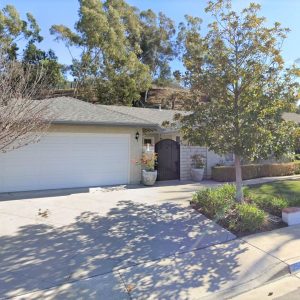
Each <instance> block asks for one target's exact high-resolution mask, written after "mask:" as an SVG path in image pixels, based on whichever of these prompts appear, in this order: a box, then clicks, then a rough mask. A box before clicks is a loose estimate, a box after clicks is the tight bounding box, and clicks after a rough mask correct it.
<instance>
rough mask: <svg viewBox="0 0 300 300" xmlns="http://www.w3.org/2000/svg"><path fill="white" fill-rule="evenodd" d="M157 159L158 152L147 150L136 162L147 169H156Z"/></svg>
mask: <svg viewBox="0 0 300 300" xmlns="http://www.w3.org/2000/svg"><path fill="white" fill-rule="evenodd" d="M156 160H157V153H155V152H145V153H143V155H142V158H141V159H140V160H139V161H136V164H139V165H141V166H142V168H143V169H144V170H146V171H154V167H155V162H156Z"/></svg>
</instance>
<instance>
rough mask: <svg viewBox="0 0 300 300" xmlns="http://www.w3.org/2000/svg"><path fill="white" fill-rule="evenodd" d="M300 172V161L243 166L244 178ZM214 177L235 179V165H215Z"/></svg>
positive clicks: (226, 179)
mask: <svg viewBox="0 0 300 300" xmlns="http://www.w3.org/2000/svg"><path fill="white" fill-rule="evenodd" d="M294 174H300V163H299V162H290V163H274V164H251V165H243V166H242V176H243V180H246V179H252V178H259V177H273V176H288V175H294ZM212 179H213V180H215V181H221V182H223V181H235V168H234V166H215V167H213V168H212Z"/></svg>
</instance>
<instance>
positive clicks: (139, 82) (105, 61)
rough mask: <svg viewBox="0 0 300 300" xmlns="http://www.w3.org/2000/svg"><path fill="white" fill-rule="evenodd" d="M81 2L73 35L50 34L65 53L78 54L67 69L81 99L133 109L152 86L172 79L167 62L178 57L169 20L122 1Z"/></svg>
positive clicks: (56, 30) (61, 30)
mask: <svg viewBox="0 0 300 300" xmlns="http://www.w3.org/2000/svg"><path fill="white" fill-rule="evenodd" d="M79 3H80V9H79V20H78V22H77V23H76V24H75V30H74V31H73V30H71V29H70V28H68V27H66V26H64V25H54V26H52V28H51V33H52V34H54V35H55V36H56V39H57V40H60V41H64V42H65V43H66V46H67V47H69V49H71V48H72V47H73V46H75V47H78V48H80V49H81V55H80V58H79V59H76V58H74V59H73V64H72V66H71V69H72V75H73V76H74V77H75V80H76V81H77V82H78V87H79V93H80V94H81V95H83V96H84V97H85V98H86V99H87V100H88V99H95V100H97V101H99V102H101V103H107V104H115V103H118V104H126V105H131V104H132V103H133V102H135V101H137V100H139V99H140V94H141V92H144V91H147V90H148V89H149V88H150V86H151V83H152V81H159V82H160V83H164V82H169V81H170V80H171V77H172V76H171V70H170V61H171V60H172V59H173V58H174V57H175V56H176V50H175V49H176V48H175V44H174V36H175V32H176V30H175V25H174V22H173V21H172V20H171V19H169V18H167V17H166V16H165V15H164V14H162V13H159V14H158V15H156V14H155V13H154V12H153V11H151V10H147V11H139V10H138V9H137V8H135V7H133V6H130V5H129V4H127V3H126V2H125V1H124V0H106V1H100V0H79ZM71 52H72V51H71Z"/></svg>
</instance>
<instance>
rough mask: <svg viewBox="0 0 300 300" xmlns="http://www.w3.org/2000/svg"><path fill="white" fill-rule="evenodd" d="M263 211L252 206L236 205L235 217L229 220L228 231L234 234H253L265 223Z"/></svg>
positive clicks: (245, 204) (246, 204)
mask: <svg viewBox="0 0 300 300" xmlns="http://www.w3.org/2000/svg"><path fill="white" fill-rule="evenodd" d="M265 218H266V215H265V213H264V211H262V210H261V209H259V208H258V207H256V206H255V205H253V204H248V203H243V204H238V205H236V209H235V217H233V218H231V219H230V220H229V229H231V230H233V231H235V232H254V231H256V230H258V229H261V228H262V226H263V224H264V222H265Z"/></svg>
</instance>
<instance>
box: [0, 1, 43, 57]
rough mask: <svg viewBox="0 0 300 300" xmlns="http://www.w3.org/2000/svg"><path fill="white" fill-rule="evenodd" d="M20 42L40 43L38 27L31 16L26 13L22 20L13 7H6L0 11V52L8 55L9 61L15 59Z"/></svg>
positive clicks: (40, 37)
mask: <svg viewBox="0 0 300 300" xmlns="http://www.w3.org/2000/svg"><path fill="white" fill-rule="evenodd" d="M20 40H27V41H28V43H34V42H41V41H42V40H43V38H42V36H41V35H40V27H39V26H38V24H37V22H36V20H35V18H34V17H33V15H32V14H30V13H27V14H26V19H25V20H23V19H21V17H20V15H19V13H18V11H17V10H16V8H15V7H14V6H12V5H6V6H5V7H4V8H2V9H1V10H0V46H1V50H2V51H5V52H6V53H8V54H9V56H10V58H11V59H16V58H17V52H18V50H19V48H18V42H19V41H20Z"/></svg>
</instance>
